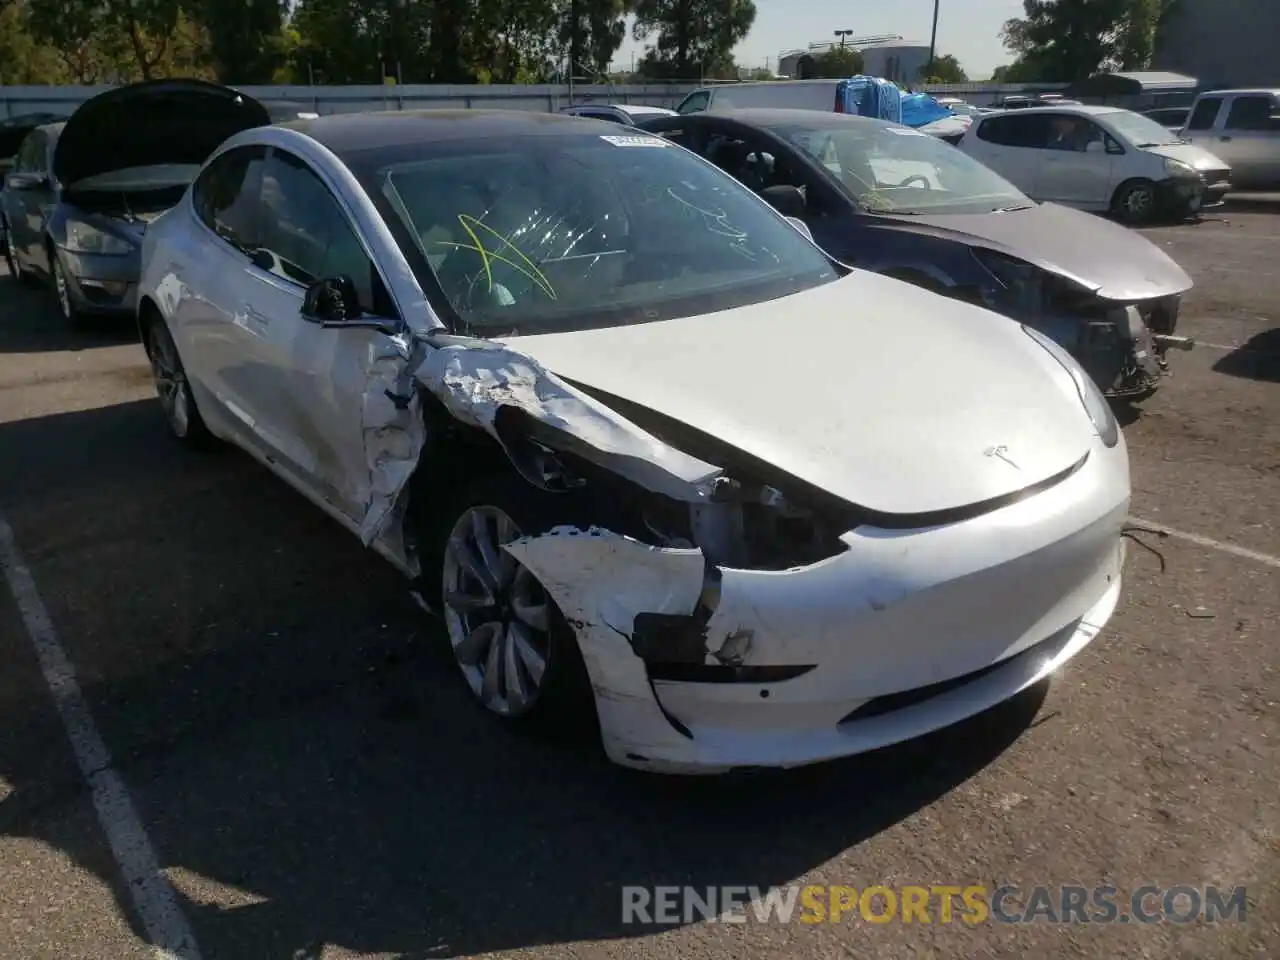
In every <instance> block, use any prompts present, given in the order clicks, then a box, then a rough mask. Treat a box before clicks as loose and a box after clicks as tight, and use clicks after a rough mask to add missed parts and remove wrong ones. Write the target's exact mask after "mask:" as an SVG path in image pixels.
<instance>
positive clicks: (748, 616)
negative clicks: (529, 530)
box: [507, 445, 1129, 773]
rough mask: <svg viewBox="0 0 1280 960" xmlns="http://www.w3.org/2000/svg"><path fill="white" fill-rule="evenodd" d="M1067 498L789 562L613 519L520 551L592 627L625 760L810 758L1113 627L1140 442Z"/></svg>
mask: <svg viewBox="0 0 1280 960" xmlns="http://www.w3.org/2000/svg"><path fill="white" fill-rule="evenodd" d="M1122 446H1123V445H1122ZM1054 494H1055V495H1054V496H1051V497H1031V498H1028V499H1026V500H1023V501H1021V502H1019V503H1015V504H1013V505H1011V506H1007V507H1004V508H1002V509H1000V510H997V511H994V512H992V513H988V514H985V515H983V516H981V517H977V518H974V519H971V520H968V521H965V522H962V523H956V524H952V525H949V526H942V527H934V528H930V529H925V530H914V531H901V530H881V529H874V528H869V527H861V528H859V529H857V530H855V531H852V532H850V533H847V534H845V535H844V537H842V538H841V539H842V540H843V541H844V543H845V545H846V546H847V550H846V551H845V552H843V553H841V554H839V555H837V556H834V557H830V558H828V559H825V560H822V561H820V562H818V563H815V564H812V565H809V566H804V567H799V568H794V569H790V570H783V571H756V570H742V569H732V568H728V567H718V566H715V565H713V564H709V563H707V562H706V560H705V559H704V556H703V554H702V552H701V551H700V550H696V549H668V548H662V547H655V546H649V545H646V544H643V543H640V542H638V541H636V540H634V539H630V538H627V537H622V536H619V535H616V534H613V533H611V532H609V531H605V530H600V529H592V530H589V531H586V532H584V531H581V530H576V529H569V528H559V529H556V530H553V531H551V532H549V533H547V534H545V535H543V536H540V537H533V538H526V539H524V540H520V541H517V542H515V543H512V544H509V545H508V547H507V549H508V551H509V552H510V553H511V554H512V555H513V556H514V557H516V559H518V560H519V561H520V562H521V563H522V564H524V565H525V566H526V567H528V568H529V569H530V570H532V571H533V572H534V574H535V575H536V576H538V578H539V579H540V580H541V582H542V584H543V585H544V587H545V588H546V589H547V591H548V592H549V593H550V594H551V595H552V596H553V597H554V598H555V600H556V602H557V603H558V604H559V605H560V607H561V609H562V610H563V612H564V614H565V617H566V618H567V620H568V622H569V623H570V625H571V626H572V628H573V629H574V630H575V632H576V634H577V637H578V640H579V643H580V645H581V648H582V652H583V655H584V659H585V661H586V664H587V669H588V672H589V674H590V676H591V680H592V683H593V686H594V688H595V693H596V702H597V707H598V711H599V715H600V725H601V731H602V736H603V739H604V745H605V749H606V751H607V752H608V754H609V756H610V758H611V759H613V760H614V761H615V762H618V763H621V764H624V765H627V766H633V767H639V768H644V769H652V770H659V771H663V772H686V773H698V772H702V773H716V772H721V771H724V770H728V769H732V768H735V767H752V766H780V767H788V766H800V765H803V764H808V763H814V762H819V761H823V760H827V759H832V758H835V757H840V756H846V755H850V754H855V753H860V752H863V751H866V750H872V749H875V748H878V747H882V746H886V745H888V744H892V743H895V742H899V741H902V740H906V739H910V738H912V737H915V736H918V735H921V734H924V733H926V732H928V731H931V730H934V729H937V728H940V727H943V726H947V725H949V724H952V723H955V722H957V721H959V720H962V719H964V718H965V717H968V716H971V715H973V714H976V713H978V712H980V711H982V710H984V709H986V708H987V707H989V706H991V705H993V704H995V703H998V702H1000V701H1002V700H1005V699H1007V698H1009V697H1011V696H1013V695H1015V694H1016V693H1018V692H1019V691H1021V690H1023V689H1025V688H1026V687H1028V686H1031V685H1033V684H1035V683H1036V682H1038V681H1039V680H1041V679H1042V678H1044V677H1046V676H1048V675H1049V674H1050V673H1052V672H1053V671H1055V670H1057V669H1058V668H1059V667H1060V666H1061V665H1062V664H1063V663H1065V662H1066V661H1067V660H1069V659H1070V658H1071V657H1073V656H1074V655H1075V654H1076V653H1078V652H1079V651H1080V650H1081V649H1083V648H1084V646H1085V645H1087V644H1088V643H1089V641H1090V640H1092V639H1093V638H1094V637H1095V636H1096V635H1097V633H1098V632H1099V630H1100V629H1101V628H1102V626H1103V625H1104V624H1105V623H1106V621H1107V620H1108V619H1109V617H1110V616H1111V613H1112V611H1113V610H1114V608H1115V606H1116V603H1117V599H1118V596H1119V591H1120V578H1121V563H1122V560H1123V546H1122V544H1123V541H1122V540H1121V538H1120V532H1121V528H1122V525H1123V522H1124V517H1125V515H1126V513H1127V510H1128V502H1129V483H1128V469H1127V461H1126V460H1125V459H1124V452H1123V450H1120V451H1118V452H1117V451H1105V450H1099V451H1096V452H1095V455H1092V456H1091V457H1090V458H1089V462H1088V463H1086V465H1085V467H1084V468H1083V469H1081V470H1080V471H1078V472H1077V473H1075V474H1074V475H1072V476H1071V477H1070V478H1069V479H1067V480H1066V481H1064V482H1063V483H1062V484H1061V485H1060V486H1059V487H1056V488H1055V490H1054ZM1100 505H1102V506H1100Z"/></svg>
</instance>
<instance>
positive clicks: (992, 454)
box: [139, 110, 1130, 772]
mask: <svg viewBox="0 0 1280 960" xmlns="http://www.w3.org/2000/svg"><path fill="white" fill-rule="evenodd" d="M143 261H144V264H143V276H142V284H141V297H140V305H139V325H140V329H141V333H142V337H143V341H144V344H145V346H146V349H147V352H148V355H149V356H150V358H151V361H152V364H153V368H154V372H155V379H156V385H157V388H158V391H159V394H160V397H161V401H162V404H163V407H164V410H165V412H166V415H167V418H168V422H169V425H170V427H171V429H172V431H173V432H174V433H175V434H176V435H177V436H178V437H179V438H181V439H183V440H184V441H189V442H193V443H194V442H196V441H198V440H200V439H202V438H203V437H205V436H206V435H207V434H213V435H215V436H217V437H220V438H222V439H225V440H229V441H231V442H232V443H235V444H237V445H239V446H241V447H243V448H244V449H245V450H247V451H248V452H249V453H251V454H252V455H253V456H255V457H256V458H258V459H259V460H260V461H262V462H263V463H264V464H266V465H267V466H268V467H269V468H270V469H272V470H273V471H275V472H276V473H277V474H279V475H280V476H281V477H282V478H284V479H285V480H286V481H288V482H289V483H290V484H292V485H293V486H294V487H296V488H297V489H298V490H299V491H300V492H301V493H303V494H304V495H305V496H306V497H308V498H310V499H311V500H312V501H313V502H314V503H315V504H316V505H317V506H319V507H320V508H322V509H323V510H325V511H326V512H328V513H329V514H330V515H331V516H332V517H334V518H335V519H336V520H337V521H339V522H340V523H342V524H343V525H345V526H346V527H347V528H348V529H349V530H351V531H352V532H353V533H355V534H357V535H359V536H360V537H361V538H362V539H363V540H364V542H365V543H366V544H367V545H369V546H371V547H373V548H374V549H376V550H378V551H379V552H380V553H382V554H383V555H384V556H386V557H387V558H388V559H389V560H391V562H392V563H393V564H395V565H396V566H397V567H398V568H399V569H400V570H401V571H402V572H403V573H404V574H406V575H407V576H408V577H410V578H411V579H412V581H413V589H414V590H415V591H417V592H418V593H419V594H420V597H421V598H422V599H423V601H424V605H426V606H428V607H429V608H430V609H432V610H434V611H436V612H438V613H440V614H442V615H443V617H444V621H445V625H446V627H447V633H448V636H449V639H450V641H451V643H452V648H453V651H454V654H455V656H456V659H457V664H458V667H459V669H460V672H461V675H462V677H463V678H464V680H465V682H466V683H467V685H468V686H469V687H470V689H471V691H472V692H473V694H474V695H475V699H476V701H477V702H478V703H479V704H481V705H483V706H484V707H485V708H486V709H488V710H490V711H492V712H493V713H494V714H495V715H497V716H500V717H502V718H504V719H506V720H508V721H510V722H519V723H547V722H553V721H554V722H557V723H563V722H565V720H566V718H567V719H568V721H569V722H570V723H574V722H576V723H581V724H584V725H585V724H589V723H590V722H591V719H592V713H593V711H594V714H595V716H596V717H598V720H599V726H600V732H601V736H602V739H603V743H604V746H605V749H606V751H607V752H608V754H609V756H610V757H611V758H612V759H613V760H615V761H616V762H618V763H622V764H626V765H629V766H634V767H639V768H644V769H652V770H662V771H668V772H716V771H723V770H727V769H731V768H735V767H743V766H748V767H750V766H783V767H785V766H797V765H801V764H806V763H813V762H816V761H821V760H826V759H830V758H834V757H839V756H844V755H849V754H853V753H857V752H859V751H864V750H868V749H872V748H876V747H880V746H883V745H886V744H890V743H893V742H896V741H900V740H904V739H906V738H910V737H914V736H916V735H919V734H922V733H925V732H926V731H929V730H932V729H935V728H938V727H941V726H944V725H947V724H951V723H953V722H955V721H958V720H960V719H962V718H964V717H966V716H970V715H972V714H975V713H977V712H979V711H981V710H983V709H985V708H987V707H989V706H991V705H992V704H995V703H997V702H999V701H1001V700H1003V699H1006V698H1008V697H1010V696H1012V695H1014V694H1016V693H1017V692H1019V691H1021V690H1023V689H1024V688H1026V687H1028V686H1030V685H1032V684H1035V683H1036V682H1038V681H1039V680H1041V679H1042V678H1044V677H1046V676H1048V675H1049V674H1051V673H1053V672H1054V671H1055V670H1057V669H1058V668H1059V667H1060V666H1061V665H1062V664H1063V663H1065V662H1066V661H1067V660H1069V659H1070V658H1071V657H1073V656H1075V655H1076V654H1077V653H1079V652H1080V651H1081V650H1082V649H1083V648H1084V647H1085V645H1086V644H1088V643H1089V641H1090V640H1092V639H1093V638H1094V637H1095V636H1096V635H1097V633H1098V631H1099V630H1100V629H1101V628H1102V627H1103V625H1104V624H1105V623H1106V622H1107V620H1108V618H1109V617H1110V616H1111V614H1112V611H1113V610H1114V608H1115V606H1116V602H1117V598H1118V596H1119V592H1120V578H1121V564H1122V560H1123V547H1122V539H1121V529H1122V524H1123V521H1124V518H1125V515H1126V512H1127V507H1128V503H1129V493H1130V491H1129V467H1128V456H1127V452H1126V449H1125V444H1124V439H1123V437H1122V436H1121V433H1120V430H1119V428H1118V426H1117V424H1116V421H1115V420H1114V418H1113V416H1112V414H1111V411H1110V409H1109V408H1108V406H1107V404H1106V403H1105V402H1104V401H1103V399H1102V397H1101V396H1100V395H1099V393H1098V391H1097V389H1096V388H1095V387H1094V386H1093V384H1092V381H1091V380H1090V379H1089V378H1088V377H1087V376H1085V374H1084V373H1083V372H1082V370H1081V368H1080V367H1079V366H1078V365H1077V364H1076V363H1075V361H1073V360H1072V359H1071V358H1070V357H1069V356H1068V355H1066V354H1065V353H1064V352H1063V351H1062V350H1061V349H1060V348H1059V347H1057V346H1056V345H1055V344H1053V343H1052V342H1051V341H1048V340H1046V339H1045V338H1043V337H1041V336H1039V335H1037V334H1035V333H1034V332H1031V331H1028V330H1027V329H1025V328H1023V327H1022V326H1020V325H1019V324H1018V323H1016V322H1013V321H1010V320H1008V319H1006V318H1004V317H1001V316H998V315H996V314H994V313H990V312H987V311H985V310H983V309H980V308H978V307H975V306H971V305H968V304H964V303H961V302H958V301H956V300H952V299H945V298H943V297H939V296H936V295H934V294H931V293H928V292H925V291H923V290H921V289H919V288H916V287H913V286H909V285H907V284H905V283H902V282H899V281H896V280H893V279H888V278H885V277H881V276H876V275H873V274H869V273H864V272H861V271H858V270H852V269H849V268H848V267H845V266H843V265H841V264H839V263H836V262H834V261H832V260H831V259H829V258H828V257H827V256H826V255H824V254H823V253H822V252H821V251H820V250H819V249H818V248H817V247H815V246H814V245H813V243H812V242H810V241H809V240H808V239H807V238H806V237H805V236H804V235H803V234H802V233H801V232H800V231H799V230H797V229H795V228H794V227H793V225H791V224H789V223H788V221H787V220H786V219H784V218H783V217H782V216H780V215H779V214H777V213H776V212H775V211H774V210H773V209H771V208H770V207H769V206H768V205H767V204H766V203H765V202H764V201H762V200H760V199H759V198H758V197H756V196H755V195H754V194H752V193H751V192H750V191H749V190H747V189H746V188H744V187H742V186H740V185H739V184H738V183H736V182H735V181H734V180H732V179H731V178H730V177H728V176H726V175H724V174H723V173H721V172H720V171H718V170H717V169H716V168H714V167H713V166H711V165H709V164H707V163H706V162H704V161H702V160H700V159H699V158H698V157H696V156H695V155H694V154H692V153H690V152H688V151H685V150H684V149H682V148H680V147H678V146H675V145H673V144H671V143H669V142H667V141H663V140H660V139H658V138H655V137H651V136H648V135H643V134H642V135H636V134H624V133H620V132H619V131H618V128H617V127H616V125H611V124H607V123H603V122H599V121H594V120H586V119H582V118H574V117H564V116H553V115H536V114H529V113H508V112H501V111H480V110H476V111H459V112H446V111H433V112H420V113H418V112H395V113H385V114H361V115H345V116H330V117H322V118H319V119H314V120H309V121H298V122H292V123H288V124H284V125H279V126H269V127H260V128H257V129H253V130H248V131H245V132H242V133H240V134H237V135H235V136H233V137H232V138H231V139H230V140H228V141H227V142H226V143H224V144H223V146H222V147H221V148H220V149H219V150H218V152H217V153H216V154H215V155H214V156H213V157H212V159H211V160H210V161H209V162H208V163H207V164H206V165H205V166H204V168H203V171H202V172H201V173H200V175H199V176H198V177H197V178H196V179H195V181H194V183H193V185H192V187H191V189H190V191H189V192H188V194H187V196H186V197H185V198H184V199H183V201H182V202H181V203H180V204H179V205H178V206H177V207H175V208H174V209H173V210H171V211H170V212H168V213H167V214H165V215H164V216H163V217H161V218H160V219H159V220H157V221H156V222H155V223H154V224H153V225H152V226H151V228H150V229H149V230H148V231H147V234H146V241H145V247H144V252H143Z"/></svg>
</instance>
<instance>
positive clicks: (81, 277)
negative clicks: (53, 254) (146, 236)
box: [58, 247, 142, 316]
mask: <svg viewBox="0 0 1280 960" xmlns="http://www.w3.org/2000/svg"><path fill="white" fill-rule="evenodd" d="M58 256H59V257H60V258H61V259H62V266H63V269H64V271H65V273H66V276H67V286H68V287H69V289H70V291H71V297H72V300H73V301H74V303H75V305H76V307H77V308H78V309H79V310H80V311H81V312H82V313H89V314H97V315H103V316H126V315H127V316H132V315H133V314H134V313H135V312H136V311H137V305H138V274H139V272H140V271H141V269H142V262H141V254H140V253H139V252H137V251H135V252H134V253H131V254H125V255H123V256H119V255H111V256H107V255H104V254H96V253H72V252H71V251H69V250H67V249H66V248H65V247H64V248H59V250H58Z"/></svg>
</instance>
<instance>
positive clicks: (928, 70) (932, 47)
mask: <svg viewBox="0 0 1280 960" xmlns="http://www.w3.org/2000/svg"><path fill="white" fill-rule="evenodd" d="M941 2H942V0H933V33H932V34H931V35H930V37H929V65H928V66H927V67H925V68H924V78H925V79H926V80H928V79H929V78H930V77H932V76H933V59H934V54H936V53H937V50H938V4H940V3H941Z"/></svg>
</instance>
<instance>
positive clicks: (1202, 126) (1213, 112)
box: [1187, 97, 1222, 130]
mask: <svg viewBox="0 0 1280 960" xmlns="http://www.w3.org/2000/svg"><path fill="white" fill-rule="evenodd" d="M1221 106H1222V98H1221V97H1202V98H1201V99H1200V101H1199V102H1198V103H1197V104H1196V108H1195V109H1194V110H1192V111H1191V119H1190V120H1188V121H1187V129H1188V130H1212V129H1213V121H1214V120H1216V119H1217V118H1218V109H1219V108H1220V107H1221Z"/></svg>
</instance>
